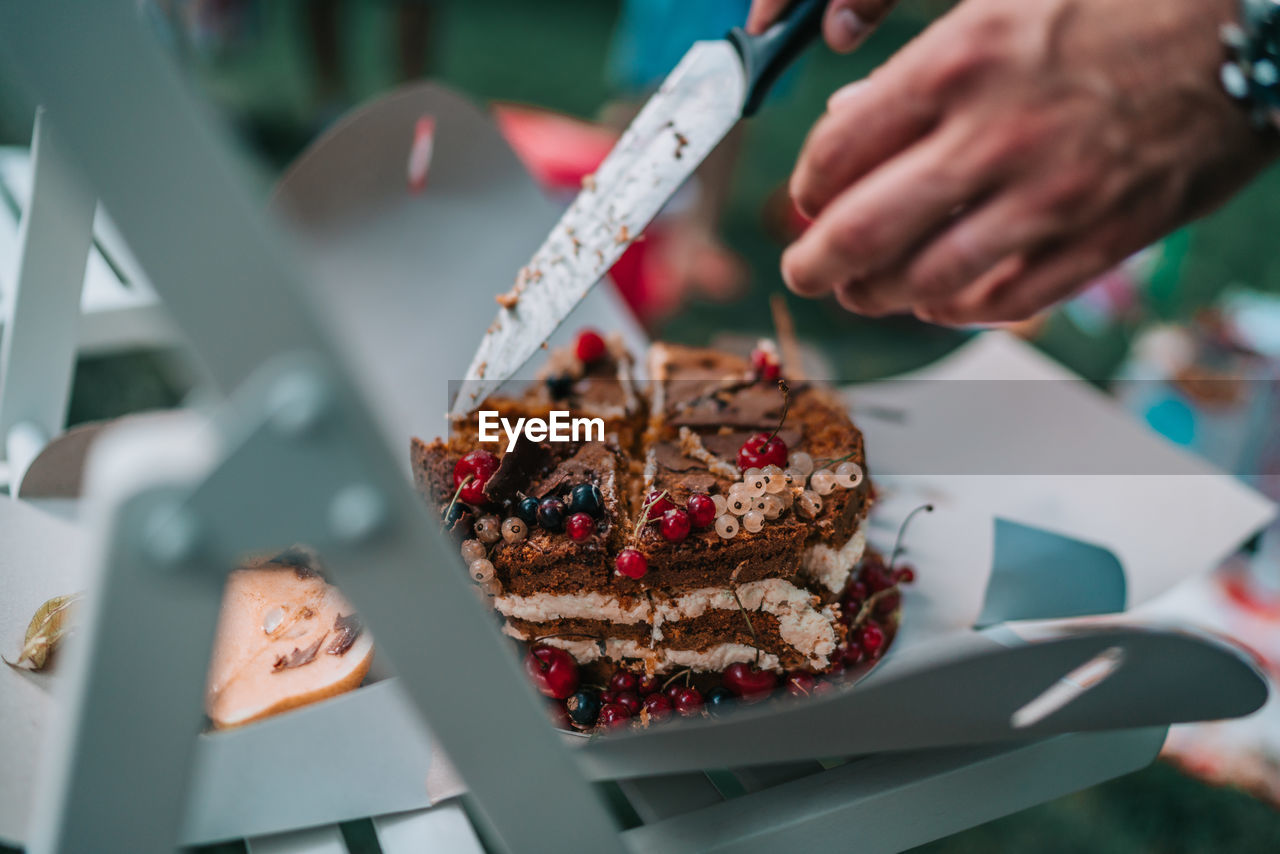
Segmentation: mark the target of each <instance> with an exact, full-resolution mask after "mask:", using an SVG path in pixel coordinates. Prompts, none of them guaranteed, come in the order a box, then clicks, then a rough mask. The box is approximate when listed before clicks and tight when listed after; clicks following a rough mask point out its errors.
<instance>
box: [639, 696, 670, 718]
mask: <svg viewBox="0 0 1280 854" xmlns="http://www.w3.org/2000/svg"><path fill="white" fill-rule="evenodd" d="M644 707H645V708H646V709H648V710H649V717H651V718H653V719H654V720H659V721H660V720H662V719H663V718H666V717H670V716H671V712H672V706H671V701H670V700H668V699H667V698H666V696H664V695H662V694H650V695H649V696H647V697H645V698H644Z"/></svg>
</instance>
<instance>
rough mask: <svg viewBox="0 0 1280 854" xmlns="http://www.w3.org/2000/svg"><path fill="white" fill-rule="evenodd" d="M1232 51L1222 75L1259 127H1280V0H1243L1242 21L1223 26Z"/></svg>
mask: <svg viewBox="0 0 1280 854" xmlns="http://www.w3.org/2000/svg"><path fill="white" fill-rule="evenodd" d="M1222 42H1223V44H1225V45H1226V46H1227V48H1228V50H1229V51H1230V53H1231V56H1230V58H1229V59H1228V60H1227V61H1226V62H1224V63H1223V64H1222V68H1221V70H1220V72H1219V77H1220V79H1221V81H1222V86H1223V88H1224V89H1226V90H1227V94H1229V95H1230V96H1231V97H1233V98H1235V99H1236V100H1238V101H1240V102H1242V104H1243V105H1244V106H1245V107H1246V108H1247V109H1248V110H1249V113H1250V115H1251V116H1252V118H1253V122H1254V124H1255V125H1257V126H1258V127H1259V128H1263V127H1271V128H1274V129H1280V0H1240V20H1239V22H1238V23H1230V24H1225V25H1223V27H1222Z"/></svg>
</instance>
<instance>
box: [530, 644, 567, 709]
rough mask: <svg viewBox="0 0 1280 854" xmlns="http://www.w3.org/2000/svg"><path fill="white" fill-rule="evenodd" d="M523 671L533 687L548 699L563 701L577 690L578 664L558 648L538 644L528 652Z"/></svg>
mask: <svg viewBox="0 0 1280 854" xmlns="http://www.w3.org/2000/svg"><path fill="white" fill-rule="evenodd" d="M524 671H525V673H528V674H529V678H530V679H532V680H533V684H534V687H536V688H537V689H538V690H539V691H541V692H542V693H543V694H545V695H546V696H548V697H554V698H555V699H557V700H563V699H564V698H565V697H568V696H569V695H570V694H572V693H573V692H574V691H577V690H578V662H576V661H574V660H573V656H572V655H570V654H569V653H567V652H565V651H564V650H563V649H560V648H558V647H554V646H547V645H546V644H538V645H537V646H535V647H534V648H533V649H531V650H529V654H528V655H526V656H525V657H524Z"/></svg>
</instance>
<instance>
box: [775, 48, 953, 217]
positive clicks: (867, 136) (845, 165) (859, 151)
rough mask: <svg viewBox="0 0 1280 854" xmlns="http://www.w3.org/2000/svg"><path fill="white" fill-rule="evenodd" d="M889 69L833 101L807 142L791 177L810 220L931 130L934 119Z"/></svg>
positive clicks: (798, 202)
mask: <svg viewBox="0 0 1280 854" xmlns="http://www.w3.org/2000/svg"><path fill="white" fill-rule="evenodd" d="M904 82H905V81H904V79H903V78H902V76H900V75H895V74H893V73H890V70H889V69H888V68H886V70H885V71H884V72H882V73H877V74H875V75H873V76H871V77H869V78H867V79H866V80H862V81H858V82H857V83H855V84H850V85H849V86H846V87H844V88H843V89H840V90H838V91H837V92H836V93H835V94H834V95H832V96H831V100H830V102H829V104H830V112H828V113H827V114H826V115H825V116H823V117H822V118H821V119H819V120H818V123H817V124H816V125H814V128H813V130H812V131H811V132H810V134H809V138H808V140H806V141H805V144H804V148H803V150H801V152H800V157H799V159H798V160H797V161H796V168H795V171H794V172H793V173H792V175H791V185H790V190H791V197H792V199H794V200H795V203H796V206H797V207H798V208H799V209H800V211H801V212H802V213H803V214H805V216H807V217H809V218H810V219H812V218H815V217H817V215H818V214H819V213H821V212H822V209H823V208H825V207H826V206H827V204H829V203H830V202H831V200H832V199H834V198H835V197H836V196H837V195H839V194H840V193H841V192H842V191H843V190H844V189H845V188H846V187H848V186H849V185H850V184H852V183H853V182H854V181H857V180H858V179H859V178H861V177H863V176H864V175H866V174H867V173H868V172H870V171H871V170H872V169H874V168H875V167H876V166H878V165H880V164H881V163H883V162H884V161H885V160H888V159H889V158H890V157H892V156H893V155H895V154H897V153H898V152H900V151H902V150H903V149H905V148H907V147H908V146H909V145H911V144H912V143H913V142H915V141H916V140H918V139H919V138H920V137H922V136H923V135H924V134H925V133H926V132H927V131H928V130H929V129H930V127H932V125H933V123H934V120H935V114H934V113H933V111H932V110H928V109H926V108H925V107H924V102H922V101H920V100H919V99H916V98H913V97H911V95H910V93H909V92H908V91H907V90H906V88H905V86H904V85H903V84H904Z"/></svg>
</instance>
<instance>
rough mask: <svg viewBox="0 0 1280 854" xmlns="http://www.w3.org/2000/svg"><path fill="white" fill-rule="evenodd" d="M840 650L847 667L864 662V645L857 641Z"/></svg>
mask: <svg viewBox="0 0 1280 854" xmlns="http://www.w3.org/2000/svg"><path fill="white" fill-rule="evenodd" d="M838 652H839V653H840V660H841V661H842V662H843V663H844V666H845V667H856V666H857V665H859V664H861V663H862V647H860V646H858V644H857V642H856V641H853V642H850V643H848V644H845V645H844V646H842V647H840V649H839V650H838Z"/></svg>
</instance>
